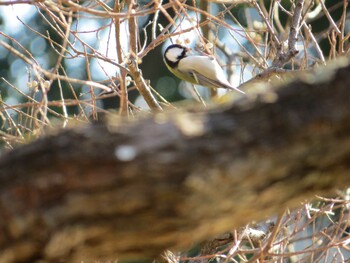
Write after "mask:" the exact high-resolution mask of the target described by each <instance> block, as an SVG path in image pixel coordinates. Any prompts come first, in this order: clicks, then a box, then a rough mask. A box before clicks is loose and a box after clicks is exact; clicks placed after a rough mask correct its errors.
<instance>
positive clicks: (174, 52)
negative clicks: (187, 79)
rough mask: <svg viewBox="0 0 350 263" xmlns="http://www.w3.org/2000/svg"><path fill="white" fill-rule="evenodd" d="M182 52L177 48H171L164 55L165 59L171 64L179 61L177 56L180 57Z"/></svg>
mask: <svg viewBox="0 0 350 263" xmlns="http://www.w3.org/2000/svg"><path fill="white" fill-rule="evenodd" d="M183 51H184V50H183V49H182V48H178V47H174V48H171V49H169V50H168V51H167V52H166V54H165V57H166V58H167V59H168V60H169V61H171V62H174V63H175V62H177V61H178V60H179V58H178V57H179V56H181V54H182V52H183Z"/></svg>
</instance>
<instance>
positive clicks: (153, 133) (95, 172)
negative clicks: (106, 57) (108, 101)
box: [0, 65, 350, 263]
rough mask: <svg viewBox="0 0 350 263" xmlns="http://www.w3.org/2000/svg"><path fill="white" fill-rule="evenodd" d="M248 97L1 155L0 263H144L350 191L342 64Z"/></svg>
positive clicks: (349, 103) (68, 134)
mask: <svg viewBox="0 0 350 263" xmlns="http://www.w3.org/2000/svg"><path fill="white" fill-rule="evenodd" d="M252 97H253V96H247V97H246V98H242V99H241V100H239V101H238V102H236V103H234V104H232V105H228V106H225V107H221V108H215V109H211V110H207V111H194V112H173V113H159V114H156V115H154V116H153V117H149V118H145V119H142V120H139V121H136V122H132V123H128V124H126V123H123V122H121V123H119V124H115V123H114V124H113V123H111V122H110V123H109V124H102V123H98V124H93V125H90V126H88V127H81V128H75V129H69V130H63V131H60V132H58V133H57V134H55V135H51V136H48V137H45V138H42V139H39V140H37V141H34V142H32V143H30V144H28V145H25V146H23V147H20V148H18V149H16V150H13V151H11V152H8V153H5V154H3V155H2V156H1V157H0V262H35V261H39V260H41V261H40V262H81V261H83V262H85V263H86V262H95V260H106V259H108V260H116V259H117V258H118V259H128V260H130V259H141V258H143V259H152V258H153V257H156V256H157V255H159V253H161V252H162V251H163V250H164V249H167V248H186V247H188V246H190V245H191V244H193V242H199V241H202V240H203V239H206V238H210V237H213V236H214V235H217V234H220V233H222V232H224V231H227V230H230V229H232V228H233V227H237V226H242V225H244V224H246V223H248V222H250V221H251V220H261V219H263V218H265V217H267V216H271V215H273V214H275V213H277V212H278V211H280V210H282V209H285V208H287V207H289V208H292V207H295V206H296V205H298V204H300V202H301V201H304V200H306V199H308V198H312V196H313V195H314V194H315V193H317V194H329V193H332V191H333V190H334V189H335V188H345V187H346V186H349V185H350V183H349V179H348V178H349V170H350V66H348V65H346V66H345V65H344V66H342V67H340V68H337V69H334V68H327V69H325V70H324V71H323V72H321V73H319V74H318V75H315V76H313V77H312V76H310V75H308V77H307V78H306V79H305V80H296V81H293V82H291V83H290V84H288V85H286V86H284V87H281V88H275V89H273V90H271V91H270V92H268V93H264V94H262V95H259V96H256V98H254V99H253V98H252ZM271 98H273V99H271Z"/></svg>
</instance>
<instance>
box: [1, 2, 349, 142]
mask: <svg viewBox="0 0 350 263" xmlns="http://www.w3.org/2000/svg"><path fill="white" fill-rule="evenodd" d="M25 2H26V1H21V2H18V1H5V2H4V1H3V2H2V3H0V31H1V35H0V40H1V45H0V77H1V79H0V96H1V108H0V111H1V116H2V118H1V120H0V121H1V127H2V128H1V130H2V132H3V133H4V134H6V136H7V135H14V136H16V137H17V135H18V134H21V135H22V136H20V137H23V138H24V137H25V136H24V135H23V134H25V133H26V132H30V131H33V130H36V129H38V130H42V129H41V128H42V126H51V125H54V124H55V123H59V124H60V125H61V126H63V127H64V126H65V125H67V122H68V120H71V119H74V120H77V121H79V122H80V121H83V122H89V121H91V120H92V119H93V120H97V119H98V118H99V117H98V116H99V113H101V112H104V113H106V111H105V110H108V112H118V111H119V107H120V98H121V95H120V94H121V91H120V89H119V86H118V85H119V82H120V76H121V68H122V67H124V68H125V67H126V62H127V59H128V58H129V56H130V50H129V40H130V32H129V24H128V19H127V18H126V16H124V17H123V16H122V17H121V19H118V20H117V19H116V17H114V16H113V15H108V14H109V13H108V12H112V11H115V10H116V9H115V8H116V7H115V3H116V2H114V1H105V2H102V1H88V0H86V1H77V2H74V1H71V2H70V3H68V2H65V1H62V2H54V1H44V2H43V1H38V2H35V1H34V2H30V3H31V4H23V3H25ZM175 2H176V1H170V2H169V1H167V0H164V1H160V2H159V1H157V2H154V1H138V2H137V3H134V7H135V10H136V12H137V15H136V16H135V17H136V18H137V30H138V31H137V37H138V49H139V50H138V51H139V53H138V54H137V58H138V61H139V69H140V70H141V72H142V76H143V78H144V79H145V80H146V82H147V83H149V84H150V86H151V88H153V89H154V90H153V91H152V94H153V96H154V97H155V99H156V100H157V101H159V103H160V104H161V105H162V106H163V107H165V108H167V107H170V108H173V102H177V101H182V100H191V101H192V102H193V101H196V97H195V96H194V94H193V90H192V86H191V85H188V83H184V82H182V81H180V80H179V79H177V78H176V77H174V76H173V75H172V74H171V73H170V72H169V71H168V70H167V68H166V67H165V65H164V63H163V57H162V56H163V55H162V54H163V52H164V50H165V48H166V47H167V46H168V45H169V44H171V43H181V44H185V45H188V46H190V47H192V48H193V49H194V51H195V52H202V53H203V52H207V53H208V51H209V53H211V54H213V55H215V57H216V58H217V59H218V61H219V63H220V64H221V65H222V66H223V68H224V69H225V71H226V72H227V77H228V79H229V80H230V82H231V83H232V84H233V85H235V86H238V85H240V84H241V83H243V82H245V81H247V80H249V79H250V78H252V77H254V76H255V75H256V74H258V73H260V72H262V71H264V70H265V69H267V68H268V67H269V66H270V65H271V61H272V60H273V58H274V56H275V54H276V43H274V42H273V37H272V36H271V32H269V30H268V27H267V22H268V21H270V23H271V25H272V27H273V29H274V34H275V36H276V37H277V38H278V39H280V41H281V43H282V44H283V45H286V41H287V39H288V34H289V26H290V25H291V12H292V10H293V8H294V6H293V5H294V2H293V1H290V0H283V1H257V2H255V1H253V2H254V3H255V4H251V3H250V2H249V1H219V2H216V1H215V2H207V1H197V2H196V1H189V2H181V3H183V4H184V6H183V8H181V7H180V6H178V5H176V4H174V3H175ZM345 2H346V1H344V2H343V1H325V2H324V4H323V5H324V7H325V8H326V10H327V12H328V15H330V16H331V17H332V19H333V22H334V23H337V25H339V28H340V29H341V30H342V35H343V37H342V38H341V37H340V35H339V34H338V33H334V29H333V28H332V23H331V22H332V21H331V20H330V19H329V17H327V12H324V8H323V9H322V5H321V4H320V2H319V1H305V4H304V10H303V12H304V16H303V19H304V21H305V25H306V24H307V25H308V28H309V30H307V28H306V27H304V28H301V33H300V35H299V38H298V49H299V50H300V53H299V54H298V57H297V58H296V59H294V60H293V61H292V62H291V63H288V64H286V65H285V68H287V69H307V68H309V67H313V66H315V65H319V64H324V63H325V60H327V59H329V58H331V59H332V58H335V57H336V56H338V55H341V53H342V52H343V54H345V53H344V52H345V51H344V50H343V51H341V50H340V48H339V46H338V44H339V43H340V42H339V41H342V42H343V44H344V42H345V43H346V41H348V39H347V38H346V37H345V36H346V34H348V32H349V16H348V14H347V11H346V9H344V4H345ZM73 3H74V4H73ZM118 3H119V4H118V5H119V7H118V8H119V13H120V14H123V13H124V14H128V12H129V11H130V10H129V9H128V6H129V5H128V3H129V2H123V1H120V2H118ZM155 3H157V4H159V5H160V6H162V7H163V9H159V10H158V11H155V10H153V9H152V6H153V5H154V4H155ZM179 3H180V2H179ZM150 10H151V11H150ZM262 14H264V15H262ZM116 24H118V29H116ZM118 30H119V31H118ZM116 32H119V33H117V35H118V37H119V39H120V44H119V46H118V44H116ZM310 32H312V33H310ZM208 43H210V44H211V45H208ZM6 44H7V45H8V46H9V47H8V46H6ZM11 48H12V49H11ZM117 50H119V52H120V54H121V55H122V60H121V61H120V60H118V54H117ZM320 51H321V52H322V54H320ZM23 56H24V57H26V58H27V60H26V59H23ZM322 56H323V57H322ZM28 61H31V63H33V64H30V63H28ZM33 65H36V66H37V67H38V68H36V69H35V67H34V66H33ZM44 70H46V72H44ZM50 73H51V74H52V75H50ZM57 76H63V77H62V78H61V77H59V78H58V77H57ZM70 79H71V80H70ZM77 80H78V81H77ZM79 80H81V81H79ZM129 80H131V81H129ZM45 81H47V83H43V82H45ZM86 81H93V82H94V83H95V84H96V83H97V84H102V85H103V86H104V87H109V88H111V90H112V91H109V92H107V91H105V90H103V89H100V88H99V87H96V85H97V84H96V85H95V86H91V85H90V83H88V82H86ZM124 81H125V82H126V83H127V84H128V90H127V101H128V105H129V106H128V111H129V114H131V115H133V114H134V113H137V112H138V111H144V110H146V111H147V110H148V105H147V103H146V101H145V100H144V96H143V95H142V94H140V92H139V91H138V90H137V89H136V87H135V83H134V82H133V81H132V78H126V79H125V80H124ZM45 85H47V86H45ZM197 89H198V91H199V93H200V94H201V96H202V97H203V98H204V100H210V97H211V96H216V95H217V94H215V92H214V94H212V92H210V91H209V90H208V89H206V88H203V87H197ZM224 92H225V91H223V90H222V91H221V90H219V95H220V94H222V93H224ZM62 122H63V124H62ZM15 124H16V125H15ZM4 136H5V135H4ZM7 139H8V138H7ZM5 141H6V140H5Z"/></svg>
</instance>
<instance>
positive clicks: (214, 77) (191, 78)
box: [163, 44, 245, 94]
mask: <svg viewBox="0 0 350 263" xmlns="http://www.w3.org/2000/svg"><path fill="white" fill-rule="evenodd" d="M189 51H190V49H189V48H187V47H185V46H182V45H179V44H172V45H169V46H168V47H167V48H166V50H165V52H164V56H163V57H164V63H165V65H166V66H167V68H168V69H169V71H170V72H172V73H173V74H174V75H175V76H176V77H178V78H179V79H182V80H185V81H187V82H190V83H192V84H197V85H201V86H205V87H208V88H213V89H217V88H225V89H228V90H236V91H238V92H240V93H243V94H245V93H244V92H243V91H241V90H240V89H238V88H235V87H233V86H232V85H231V84H230V82H229V81H228V80H227V79H226V76H225V73H224V71H223V69H222V68H221V67H220V65H219V63H218V62H217V61H216V60H215V59H214V58H213V57H210V56H205V55H191V54H189Z"/></svg>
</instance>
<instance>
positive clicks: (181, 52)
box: [164, 44, 189, 68]
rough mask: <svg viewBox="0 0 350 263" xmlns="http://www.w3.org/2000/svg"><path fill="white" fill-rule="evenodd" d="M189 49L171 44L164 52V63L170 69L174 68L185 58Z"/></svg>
mask: <svg viewBox="0 0 350 263" xmlns="http://www.w3.org/2000/svg"><path fill="white" fill-rule="evenodd" d="M188 51H189V49H188V48H187V47H184V46H181V45H178V44H173V45H170V46H168V47H167V49H166V50H165V52H164V60H165V63H166V64H168V65H169V67H171V68H175V67H176V66H177V64H178V63H179V61H180V60H181V59H183V58H184V57H186V56H187V52H188Z"/></svg>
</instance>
